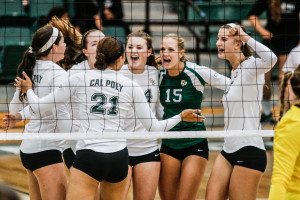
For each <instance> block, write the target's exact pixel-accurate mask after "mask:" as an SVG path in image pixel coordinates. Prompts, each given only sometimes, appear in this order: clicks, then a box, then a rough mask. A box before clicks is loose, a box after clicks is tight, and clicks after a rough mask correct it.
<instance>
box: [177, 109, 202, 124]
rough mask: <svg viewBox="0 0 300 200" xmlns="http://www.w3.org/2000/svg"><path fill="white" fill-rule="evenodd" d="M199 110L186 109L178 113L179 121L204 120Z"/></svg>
mask: <svg viewBox="0 0 300 200" xmlns="http://www.w3.org/2000/svg"><path fill="white" fill-rule="evenodd" d="M200 113H201V110H198V109H187V110H184V111H182V112H181V113H180V117H181V121H186V122H204V121H205V117H204V116H201V115H199V114H200Z"/></svg>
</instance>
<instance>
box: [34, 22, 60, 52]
mask: <svg viewBox="0 0 300 200" xmlns="http://www.w3.org/2000/svg"><path fill="white" fill-rule="evenodd" d="M52 29H53V31H52V35H51V37H50V38H49V40H48V41H47V42H46V44H44V46H42V48H40V49H39V52H41V53H42V52H44V51H46V50H47V49H49V48H50V47H51V46H52V45H53V44H54V42H55V41H56V39H57V37H58V34H59V31H58V29H57V28H55V27H52Z"/></svg>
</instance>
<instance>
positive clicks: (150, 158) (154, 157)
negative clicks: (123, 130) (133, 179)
mask: <svg viewBox="0 0 300 200" xmlns="http://www.w3.org/2000/svg"><path fill="white" fill-rule="evenodd" d="M145 162H160V154H159V150H158V149H157V150H155V151H153V152H152V153H149V154H146V155H142V156H129V165H130V166H132V167H134V166H135V165H137V164H140V163H145Z"/></svg>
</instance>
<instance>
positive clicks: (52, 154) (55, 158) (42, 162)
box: [20, 150, 63, 172]
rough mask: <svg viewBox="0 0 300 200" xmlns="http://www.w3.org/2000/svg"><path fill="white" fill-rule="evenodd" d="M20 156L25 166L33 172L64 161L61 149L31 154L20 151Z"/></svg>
mask: <svg viewBox="0 0 300 200" xmlns="http://www.w3.org/2000/svg"><path fill="white" fill-rule="evenodd" d="M20 156H21V161H22V164H23V166H24V167H25V168H26V169H28V170H30V171H32V172H33V171H34V170H37V169H39V168H42V167H46V166H48V165H53V164H57V163H62V162H63V160H62V155H61V152H60V151H59V150H47V151H41V152H38V153H29V154H27V153H23V152H22V151H20Z"/></svg>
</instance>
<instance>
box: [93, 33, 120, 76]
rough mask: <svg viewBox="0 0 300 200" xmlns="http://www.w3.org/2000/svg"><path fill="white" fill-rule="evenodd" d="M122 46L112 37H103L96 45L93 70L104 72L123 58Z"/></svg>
mask: <svg viewBox="0 0 300 200" xmlns="http://www.w3.org/2000/svg"><path fill="white" fill-rule="evenodd" d="M124 52H125V50H124V44H123V42H122V41H121V40H119V39H118V38H114V37H105V38H103V39H102V40H100V42H99V43H98V45H97V51H96V62H95V65H94V66H95V68H97V69H99V70H105V69H106V68H107V67H108V66H109V65H112V64H115V63H116V61H117V59H118V58H120V57H121V56H124Z"/></svg>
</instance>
